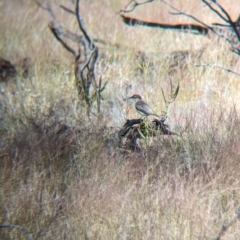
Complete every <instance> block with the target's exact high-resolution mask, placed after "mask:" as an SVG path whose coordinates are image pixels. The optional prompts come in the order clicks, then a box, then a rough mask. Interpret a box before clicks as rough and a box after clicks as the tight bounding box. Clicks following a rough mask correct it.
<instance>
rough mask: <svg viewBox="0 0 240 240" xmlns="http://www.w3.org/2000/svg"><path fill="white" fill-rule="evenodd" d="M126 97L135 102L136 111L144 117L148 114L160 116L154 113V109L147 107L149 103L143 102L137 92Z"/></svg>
mask: <svg viewBox="0 0 240 240" xmlns="http://www.w3.org/2000/svg"><path fill="white" fill-rule="evenodd" d="M128 99H133V100H134V101H135V102H136V103H135V108H136V110H137V112H138V113H139V114H140V115H142V116H144V117H148V116H150V115H153V116H156V117H158V118H161V117H160V116H159V115H158V114H156V113H154V111H153V110H152V109H151V108H150V107H149V105H148V104H147V103H145V102H144V101H143V100H142V98H141V96H140V95H138V94H134V95H133V96H131V97H129V98H128Z"/></svg>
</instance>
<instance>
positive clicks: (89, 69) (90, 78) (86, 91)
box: [33, 0, 106, 117]
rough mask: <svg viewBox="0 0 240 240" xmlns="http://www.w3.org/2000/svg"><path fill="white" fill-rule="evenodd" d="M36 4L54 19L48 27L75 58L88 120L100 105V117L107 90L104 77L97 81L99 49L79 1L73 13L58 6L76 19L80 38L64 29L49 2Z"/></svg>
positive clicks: (78, 86)
mask: <svg viewBox="0 0 240 240" xmlns="http://www.w3.org/2000/svg"><path fill="white" fill-rule="evenodd" d="M33 1H35V2H36V3H37V4H38V6H39V7H41V8H42V9H44V10H45V11H47V12H48V13H49V15H50V16H51V18H52V21H51V22H50V23H49V25H48V26H49V28H50V30H51V32H52V33H53V35H54V37H55V38H56V39H57V40H58V41H59V42H60V43H61V45H62V46H63V47H64V48H65V49H66V50H67V51H68V52H70V53H71V54H72V55H73V56H74V58H75V67H74V75H75V84H76V89H77V92H78V97H79V100H80V102H81V103H84V105H85V107H86V113H87V116H88V117H90V113H91V112H92V106H93V103H94V102H95V101H97V115H98V117H100V112H101V92H102V91H103V90H104V89H105V86H106V83H105V84H104V85H103V86H102V78H101V76H100V77H98V78H97V77H96V75H95V66H96V63H97V59H98V47H97V46H96V45H95V43H94V41H93V40H92V38H91V37H90V36H89V35H88V33H87V30H86V28H85V26H84V22H83V19H82V18H81V9H80V0H77V1H76V5H75V9H74V10H72V9H70V8H68V7H65V6H63V5H58V6H59V7H60V8H61V9H63V10H64V11H66V12H67V13H70V14H72V15H73V16H75V17H76V20H77V22H78V26H79V30H80V32H81V34H75V33H73V32H71V31H70V30H68V29H65V28H64V27H63V26H62V25H61V24H60V23H59V21H58V20H57V18H56V16H55V14H54V12H53V10H52V7H51V5H50V3H49V2H46V4H44V5H43V4H40V3H39V2H37V1H36V0H33ZM69 41H70V42H72V43H74V44H75V46H76V47H72V44H69Z"/></svg>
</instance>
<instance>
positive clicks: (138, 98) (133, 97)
mask: <svg viewBox="0 0 240 240" xmlns="http://www.w3.org/2000/svg"><path fill="white" fill-rule="evenodd" d="M128 99H133V100H142V98H141V96H140V95H138V94H134V95H132V96H131V97H129V98H128Z"/></svg>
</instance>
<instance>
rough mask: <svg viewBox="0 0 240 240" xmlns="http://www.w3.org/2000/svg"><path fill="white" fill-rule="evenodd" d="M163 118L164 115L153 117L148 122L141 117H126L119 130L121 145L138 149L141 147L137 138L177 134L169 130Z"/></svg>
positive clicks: (133, 149) (132, 149)
mask: <svg viewBox="0 0 240 240" xmlns="http://www.w3.org/2000/svg"><path fill="white" fill-rule="evenodd" d="M165 120H166V117H163V118H162V119H161V120H159V119H154V120H153V121H152V122H150V123H148V122H146V121H144V120H143V119H141V118H139V119H130V120H129V119H128V120H127V121H126V122H125V124H124V126H123V127H122V128H121V129H120V131H119V138H120V142H121V143H122V147H123V148H125V149H128V150H131V151H139V150H140V149H141V148H140V147H139V144H138V139H145V138H148V137H156V136H158V135H168V136H173V135H177V134H176V133H174V132H172V131H170V130H169V126H168V125H167V124H166V123H165Z"/></svg>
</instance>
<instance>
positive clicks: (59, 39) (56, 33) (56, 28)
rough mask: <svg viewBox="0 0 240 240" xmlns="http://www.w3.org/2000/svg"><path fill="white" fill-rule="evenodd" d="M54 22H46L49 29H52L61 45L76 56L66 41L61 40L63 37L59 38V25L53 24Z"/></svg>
mask: <svg viewBox="0 0 240 240" xmlns="http://www.w3.org/2000/svg"><path fill="white" fill-rule="evenodd" d="M54 25H55V23H54V22H50V23H49V24H48V27H49V28H50V30H51V31H52V33H53V35H54V36H55V38H56V39H57V40H58V41H59V42H60V43H61V44H62V46H63V47H64V48H65V49H66V50H67V51H69V52H70V53H72V54H73V55H74V56H77V52H76V51H75V50H74V49H72V48H71V47H70V46H68V45H67V43H65V42H64V41H63V39H62V38H61V36H60V35H61V33H60V29H61V26H58V27H56V26H54Z"/></svg>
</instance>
